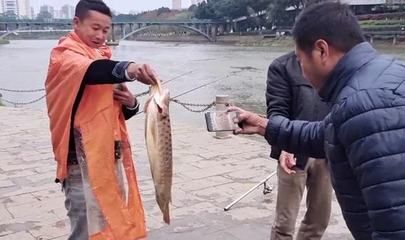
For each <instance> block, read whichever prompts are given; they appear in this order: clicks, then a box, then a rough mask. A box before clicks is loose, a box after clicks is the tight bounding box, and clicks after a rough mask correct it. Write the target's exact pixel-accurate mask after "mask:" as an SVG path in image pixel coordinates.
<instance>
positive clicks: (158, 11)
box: [157, 7, 171, 16]
mask: <svg viewBox="0 0 405 240" xmlns="http://www.w3.org/2000/svg"><path fill="white" fill-rule="evenodd" d="M169 12H171V10H170V8H167V7H161V8H159V9H158V10H157V15H158V16H160V15H161V14H163V13H169Z"/></svg>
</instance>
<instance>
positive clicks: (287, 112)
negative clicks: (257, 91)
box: [266, 52, 329, 169]
mask: <svg viewBox="0 0 405 240" xmlns="http://www.w3.org/2000/svg"><path fill="white" fill-rule="evenodd" d="M266 103H267V117H270V116H271V115H282V116H284V117H286V118H289V119H291V120H308V121H319V120H322V119H323V118H324V117H325V116H326V115H327V114H328V113H329V106H328V105H327V104H326V103H325V102H322V101H321V98H320V97H319V95H318V93H317V92H316V90H315V89H314V88H313V87H312V86H311V84H310V83H309V82H308V81H307V80H306V79H305V78H304V77H303V76H302V72H301V67H300V64H299V62H298V60H297V57H296V56H295V53H294V52H291V53H288V54H285V55H283V56H281V57H279V58H277V59H275V60H274V61H273V62H272V63H271V65H270V67H269V71H268V74H267V91H266ZM280 154H281V149H279V148H277V146H272V148H271V154H270V156H271V157H272V158H274V159H279V158H280ZM295 157H296V158H297V167H298V168H300V169H305V166H306V165H307V162H308V157H307V156H305V155H296V156H295Z"/></svg>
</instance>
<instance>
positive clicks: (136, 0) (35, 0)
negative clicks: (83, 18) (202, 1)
mask: <svg viewBox="0 0 405 240" xmlns="http://www.w3.org/2000/svg"><path fill="white" fill-rule="evenodd" d="M77 2H78V0H31V5H32V6H33V7H34V9H35V12H36V13H38V11H39V7H40V6H41V5H45V4H46V5H51V6H54V7H55V8H56V9H60V7H61V6H63V5H65V4H69V5H72V6H74V5H76V3H77ZM104 2H105V3H107V4H108V6H109V7H110V8H112V9H113V10H115V11H117V12H120V13H128V12H129V11H131V10H134V11H137V12H140V11H145V10H153V9H157V8H160V7H171V5H172V0H104ZM189 5H190V0H183V7H184V8H186V7H188V6H189Z"/></svg>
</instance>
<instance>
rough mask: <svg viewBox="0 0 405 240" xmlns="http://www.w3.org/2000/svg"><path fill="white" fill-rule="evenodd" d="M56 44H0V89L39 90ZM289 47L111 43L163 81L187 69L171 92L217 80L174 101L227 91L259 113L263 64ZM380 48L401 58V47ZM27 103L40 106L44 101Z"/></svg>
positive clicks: (181, 114)
mask: <svg viewBox="0 0 405 240" xmlns="http://www.w3.org/2000/svg"><path fill="white" fill-rule="evenodd" d="M56 43H57V41H56V40H20V41H12V42H11V43H10V44H7V45H0V88H7V89H18V90H29V89H38V88H39V89H40V88H43V87H44V81H45V77H46V71H47V67H48V61H49V53H50V50H51V49H52V47H53V46H55V45H56ZM290 50H292V49H277V48H270V47H245V46H225V45H214V44H185V43H160V42H159V43H158V42H135V41H123V42H121V43H120V46H118V47H114V49H113V59H114V60H133V61H135V62H139V63H148V64H150V65H152V67H153V68H154V69H155V70H156V71H157V73H158V74H159V76H160V78H161V79H162V80H163V81H165V80H169V79H171V78H174V77H176V76H179V75H182V74H184V73H187V72H190V71H192V73H189V74H187V75H185V76H183V77H182V78H179V79H177V80H175V81H172V82H170V83H168V84H167V85H166V87H167V88H169V90H170V91H171V95H172V96H176V95H178V94H181V93H183V92H185V91H187V90H190V89H193V88H195V87H198V86H201V85H204V84H205V83H208V82H211V81H214V80H217V79H222V80H220V81H218V82H215V83H214V84H211V85H209V86H206V87H204V88H201V89H199V90H197V91H194V92H192V93H189V94H187V95H184V96H182V97H180V98H179V100H181V101H184V102H190V103H202V104H206V103H211V102H213V101H214V99H215V96H216V95H229V96H230V97H231V99H232V100H233V101H234V102H235V103H236V104H237V105H239V106H243V107H244V108H247V109H249V110H252V111H256V112H261V113H263V112H265V99H264V93H265V83H266V74H267V68H268V65H269V64H270V63H271V62H272V61H273V60H274V59H275V58H277V57H278V56H280V55H282V54H284V53H286V52H288V51H290ZM383 51H385V52H386V53H389V54H392V55H395V56H397V57H399V58H403V59H405V51H395V50H389V49H388V50H383ZM129 88H130V90H131V91H133V92H134V93H139V92H142V91H145V90H147V89H146V87H145V86H142V85H141V84H139V83H130V84H129ZM0 93H1V94H3V98H4V99H7V100H10V101H14V102H28V101H31V100H34V99H36V98H39V97H41V96H42V95H43V94H44V93H43V92H36V93H9V92H5V91H1V90H0ZM141 101H143V99H141ZM27 107H30V108H36V109H45V101H44V100H42V101H39V102H37V103H34V104H30V105H28V106H27ZM172 114H173V115H175V117H176V118H181V119H184V120H186V121H187V122H190V123H196V124H197V125H199V126H202V125H201V124H203V117H202V114H197V113H191V112H188V111H185V110H184V109H183V108H181V107H180V106H178V105H175V104H173V105H172Z"/></svg>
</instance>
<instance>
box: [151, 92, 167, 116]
mask: <svg viewBox="0 0 405 240" xmlns="http://www.w3.org/2000/svg"><path fill="white" fill-rule="evenodd" d="M154 101H155V103H156V105H157V107H158V111H159V113H160V114H161V115H162V117H167V116H169V103H170V92H169V90H168V89H160V91H159V92H158V93H157V94H155V95H154Z"/></svg>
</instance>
